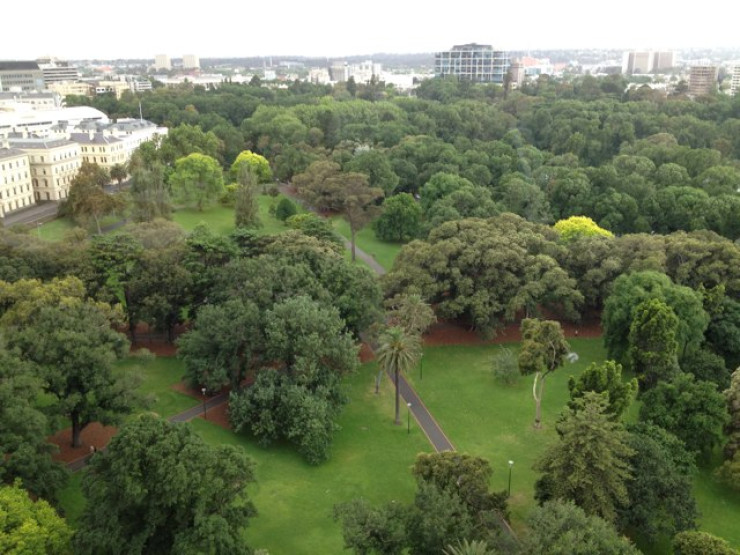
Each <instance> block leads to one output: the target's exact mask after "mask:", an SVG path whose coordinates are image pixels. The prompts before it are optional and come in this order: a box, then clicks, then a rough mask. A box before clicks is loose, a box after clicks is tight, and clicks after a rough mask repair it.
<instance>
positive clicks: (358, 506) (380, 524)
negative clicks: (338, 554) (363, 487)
mask: <svg viewBox="0 0 740 555" xmlns="http://www.w3.org/2000/svg"><path fill="white" fill-rule="evenodd" d="M405 517H406V508H405V507H404V506H403V505H402V504H401V503H395V502H391V503H387V504H386V505H383V506H382V507H373V506H371V505H370V504H369V503H368V502H367V501H366V500H364V499H353V500H352V501H348V502H346V503H341V504H339V505H335V506H334V520H338V521H340V522H341V524H342V537H343V538H344V547H345V548H347V549H353V550H354V552H355V553H378V554H381V555H397V554H399V553H402V552H403V548H404V546H405V545H406V529H405V526H404V521H405Z"/></svg>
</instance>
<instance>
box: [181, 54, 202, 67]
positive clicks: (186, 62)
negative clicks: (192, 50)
mask: <svg viewBox="0 0 740 555" xmlns="http://www.w3.org/2000/svg"><path fill="white" fill-rule="evenodd" d="M182 67H183V68H185V69H200V58H198V56H196V55H195V54H183V56H182Z"/></svg>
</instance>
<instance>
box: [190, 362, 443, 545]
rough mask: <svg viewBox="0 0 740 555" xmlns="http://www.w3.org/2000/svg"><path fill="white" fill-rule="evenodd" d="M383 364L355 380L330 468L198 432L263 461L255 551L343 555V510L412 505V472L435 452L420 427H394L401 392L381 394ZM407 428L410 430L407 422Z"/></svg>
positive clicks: (277, 448) (278, 449)
mask: <svg viewBox="0 0 740 555" xmlns="http://www.w3.org/2000/svg"><path fill="white" fill-rule="evenodd" d="M376 371H377V367H376V366H375V364H372V363H371V364H365V365H363V366H362V367H361V368H360V370H359V372H358V373H357V374H355V375H354V376H351V377H349V378H348V380H347V383H348V391H347V393H348V397H349V400H350V401H349V404H348V405H347V406H345V408H344V410H343V411H342V415H341V417H340V420H339V423H340V425H341V428H342V429H341V430H340V431H338V432H337V433H336V434H335V436H334V443H333V448H332V454H331V458H330V460H329V461H327V462H325V463H323V464H321V465H319V466H310V465H308V464H307V463H305V462H304V461H303V460H302V459H301V457H300V456H299V455H297V454H296V452H295V451H294V450H293V449H292V448H289V447H287V446H284V445H273V446H270V447H268V448H262V447H260V446H259V445H257V443H256V441H255V440H254V439H253V438H250V437H247V436H245V435H243V434H239V435H237V434H234V433H232V432H230V431H228V430H225V429H223V428H220V427H218V426H216V425H215V424H211V423H209V422H205V421H203V420H202V419H200V418H198V419H196V420H195V421H194V423H193V425H194V426H195V428H196V429H197V430H198V431H199V432H200V433H201V435H202V436H203V437H204V438H205V439H206V440H207V441H209V442H210V443H213V444H231V445H237V446H241V447H243V448H244V449H245V451H246V452H247V453H248V454H249V455H250V456H251V457H252V459H254V461H255V475H256V479H257V482H256V484H253V485H252V486H251V487H250V495H251V498H252V500H253V501H254V504H255V506H256V508H257V511H258V512H259V515H258V516H257V517H256V518H254V519H253V520H252V521H251V523H250V526H249V527H248V528H247V530H246V539H247V543H248V544H249V545H250V546H251V547H253V548H266V549H268V550H269V552H270V553H271V554H273V555H282V554H293V553H340V552H342V548H343V540H342V535H341V529H340V526H339V524H338V523H336V522H334V520H333V519H332V507H333V506H334V505H335V504H336V503H341V502H344V501H349V500H350V499H353V498H356V497H364V498H366V499H368V500H369V501H370V502H372V503H385V502H389V501H391V500H397V501H398V502H402V503H410V502H411V501H412V500H413V495H414V491H415V483H414V480H413V478H412V476H411V466H412V465H413V463H414V459H415V456H416V454H417V453H419V452H429V451H431V447H430V445H429V444H428V443H427V440H426V438H425V436H424V434H423V432H422V431H421V430H420V429H419V428H418V427H417V426H415V425H414V424H413V423H412V427H411V434H410V435H409V434H407V431H406V426H405V425H404V426H400V427H399V426H394V425H393V388H392V384H391V382H390V381H389V380H385V381H384V383H383V387H382V389H381V395H379V396H378V395H375V394H374V378H375V374H376ZM404 424H405V422H404Z"/></svg>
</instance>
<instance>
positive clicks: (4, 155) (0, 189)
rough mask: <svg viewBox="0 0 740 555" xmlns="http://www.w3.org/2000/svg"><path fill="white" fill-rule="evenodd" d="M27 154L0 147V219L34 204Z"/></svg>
mask: <svg viewBox="0 0 740 555" xmlns="http://www.w3.org/2000/svg"><path fill="white" fill-rule="evenodd" d="M35 203H36V201H35V200H34V196H33V187H32V184H31V168H30V164H29V159H28V154H26V153H25V152H23V151H22V150H18V149H15V148H8V145H7V142H6V143H5V144H4V145H2V146H0V218H4V217H5V216H6V215H7V214H9V213H10V212H15V211H16V210H19V209H21V208H25V207H27V206H31V205H33V204H35Z"/></svg>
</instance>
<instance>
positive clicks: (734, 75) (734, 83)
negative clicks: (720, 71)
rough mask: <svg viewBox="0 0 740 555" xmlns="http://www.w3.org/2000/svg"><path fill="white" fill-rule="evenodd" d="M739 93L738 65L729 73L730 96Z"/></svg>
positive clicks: (739, 75)
mask: <svg viewBox="0 0 740 555" xmlns="http://www.w3.org/2000/svg"><path fill="white" fill-rule="evenodd" d="M738 93H740V64H739V65H736V66H733V67H732V68H731V72H730V94H731V95H733V96H735V95H736V94H738Z"/></svg>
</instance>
